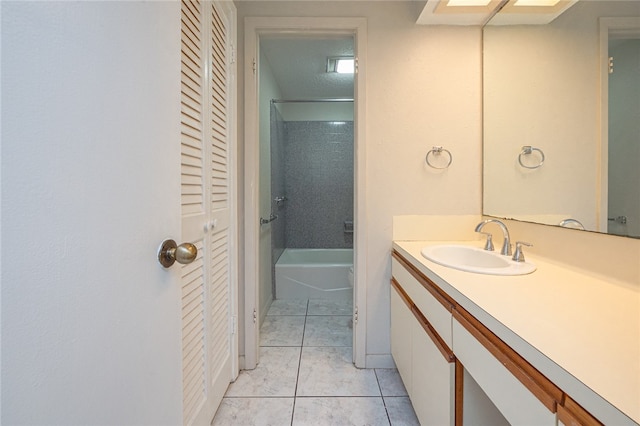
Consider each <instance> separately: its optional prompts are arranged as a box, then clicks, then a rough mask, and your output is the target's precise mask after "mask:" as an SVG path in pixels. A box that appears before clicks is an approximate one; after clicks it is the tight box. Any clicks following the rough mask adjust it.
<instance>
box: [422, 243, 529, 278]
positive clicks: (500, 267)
mask: <svg viewBox="0 0 640 426" xmlns="http://www.w3.org/2000/svg"><path fill="white" fill-rule="evenodd" d="M421 253H422V255H423V256H424V257H425V258H427V259H429V260H430V261H432V262H435V263H438V264H440V265H443V266H447V267H449V268H454V269H459V270H461V271H466V272H474V273H476V274H488V275H525V274H530V273H532V272H533V271H535V270H536V266H535V265H534V264H533V263H530V262H516V261H514V260H511V257H510V256H502V255H501V254H499V253H497V252H494V251H487V250H483V249H481V248H478V247H471V246H463V245H455V244H443V245H433V246H426V247H424V248H423V249H422V251H421Z"/></svg>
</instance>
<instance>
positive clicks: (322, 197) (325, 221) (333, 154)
mask: <svg viewBox="0 0 640 426" xmlns="http://www.w3.org/2000/svg"><path fill="white" fill-rule="evenodd" d="M271 174H272V176H271V194H272V197H273V198H275V197H276V196H286V197H287V201H285V202H284V203H282V204H281V205H277V204H276V203H275V201H273V200H272V211H273V212H274V213H275V214H277V215H278V220H276V221H275V222H273V226H272V241H273V250H274V253H273V254H274V262H275V261H276V260H277V259H278V257H279V256H280V254H281V253H282V250H283V249H284V248H285V247H288V248H352V247H353V233H345V232H344V222H345V221H353V122H352V121H347V122H345V121H287V122H284V121H282V117H281V115H280V113H279V112H278V111H277V108H275V107H272V108H271Z"/></svg>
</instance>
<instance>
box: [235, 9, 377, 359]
mask: <svg viewBox="0 0 640 426" xmlns="http://www.w3.org/2000/svg"><path fill="white" fill-rule="evenodd" d="M364 25H365V21H364V20H363V19H361V18H354V19H346V20H339V22H338V25H337V26H336V20H335V19H325V18H268V19H263V18H247V21H246V23H245V41H246V46H245V61H246V63H248V64H251V63H253V67H251V66H248V67H245V69H246V73H245V117H246V123H245V125H246V128H245V132H246V137H245V179H246V188H248V189H250V190H248V191H247V194H246V198H245V208H246V222H245V229H246V238H245V244H246V253H245V254H246V255H245V271H246V276H245V283H246V284H245V316H244V319H245V327H244V333H245V339H244V341H245V360H244V365H245V367H246V368H248V369H251V368H253V367H254V366H255V365H256V364H257V362H258V361H259V359H258V348H259V328H260V325H261V323H262V321H263V319H264V316H265V315H266V311H267V310H268V308H269V306H270V304H271V302H272V300H273V299H274V298H320V297H325V296H326V297H328V298H333V299H334V300H335V299H338V298H345V299H347V300H348V301H349V303H350V304H351V306H353V310H352V311H353V314H354V315H353V360H354V363H355V364H356V366H359V367H364V366H365V365H364V364H365V362H364V361H365V341H364V337H365V334H366V333H365V327H364V326H365V321H364V317H365V315H364V310H363V309H362V307H364V305H365V300H366V299H365V296H366V294H365V291H364V290H365V288H364V282H365V275H366V268H365V256H364V254H365V253H364V250H360V248H363V246H364V236H365V235H366V234H365V231H364V226H365V221H364V220H363V218H364V168H363V165H364V144H363V143H362V142H361V141H362V139H363V135H364V131H363V130H364V109H363V108H362V105H364V102H363V99H364V92H363V88H364V82H363V77H364V75H363V72H362V71H363V68H364V67H363V63H364V61H363V57H362V55H361V54H360V52H359V48H362V47H363V45H364V39H363V35H364V33H365V32H364ZM265 26H267V27H268V28H265ZM292 26H293V27H294V28H292ZM296 52H298V53H296ZM355 58H358V60H359V72H358V73H353V72H352V73H350V74H349V73H346V74H342V73H338V72H335V68H332V67H335V66H336V60H337V59H352V60H354V59H355ZM354 62H356V61H354ZM352 63H353V62H352ZM289 249H291V250H289ZM327 249H329V250H327ZM283 253H284V254H285V255H284V256H283ZM310 256H311V257H310ZM320 258H323V259H324V261H323V260H321V259H320ZM285 259H288V260H287V261H285ZM292 259H294V260H292ZM278 260H281V264H286V265H285V266H287V267H288V268H285V269H282V268H280V272H278V271H277V269H278V267H277V266H276V263H277V261H278ZM318 262H319V263H320V264H323V263H324V265H323V266H320V269H322V270H323V272H320V273H328V274H329V276H325V277H322V276H319V278H318V279H317V280H318V281H320V282H322V283H323V284H324V283H326V284H327V286H326V287H323V285H321V283H320V282H314V281H313V280H314V278H313V277H316V276H317V274H318V272H317V271H314V272H309V271H310V270H309V269H305V270H301V269H300V268H299V266H303V267H305V268H308V267H309V266H310V265H311V264H315V263H318ZM291 263H296V264H297V265H291ZM326 264H330V265H331V266H332V268H333V269H334V270H333V271H327V270H326V268H325V267H324V266H325V265H326ZM292 266H293V269H291V267H292ZM283 274H284V275H286V276H287V277H288V278H289V279H288V282H286V283H284V284H283V280H282V279H280V280H278V279H277V277H276V275H283ZM296 274H297V275H296ZM331 274H334V275H331ZM302 277H305V279H304V280H303V279H301V278H302ZM309 277H311V278H310V279H311V280H312V281H310V282H307V278H309ZM280 278H282V277H280ZM351 283H353V284H351ZM359 284H360V285H359ZM293 287H297V289H296V288H293ZM292 291H293V292H295V291H298V292H301V293H291V292H292Z"/></svg>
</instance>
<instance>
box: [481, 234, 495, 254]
mask: <svg viewBox="0 0 640 426" xmlns="http://www.w3.org/2000/svg"><path fill="white" fill-rule="evenodd" d="M478 233H479V234H482V235H486V236H487V242H486V243H485V244H484V249H485V250H487V251H493V235H491V234H490V233H489V232H481V231H478Z"/></svg>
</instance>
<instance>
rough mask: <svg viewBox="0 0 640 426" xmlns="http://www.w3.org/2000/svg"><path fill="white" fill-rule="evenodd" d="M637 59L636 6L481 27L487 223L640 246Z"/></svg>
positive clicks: (586, 7)
mask: <svg viewBox="0 0 640 426" xmlns="http://www.w3.org/2000/svg"><path fill="white" fill-rule="evenodd" d="M604 17H607V18H612V17H617V18H624V19H622V20H624V21H625V22H626V24H625V25H626V27H625V26H622V27H620V25H618V27H616V25H613V26H612V27H611V28H610V29H607V28H608V27H607V25H608V24H607V22H608V21H609V20H608V19H601V18H604ZM631 17H636V19H630V18H631ZM619 21H620V19H619V20H618V21H616V22H617V23H619ZM634 26H637V27H638V28H635V29H634V28H633V27H634ZM601 27H603V28H605V33H604V34H605V35H604V38H603V36H602V35H601V31H600V28H601ZM619 27H620V28H619ZM607 38H608V43H605V44H604V45H603V46H602V47H601V40H606V39H607ZM607 44H608V45H607ZM639 52H640V2H639V1H628V0H625V1H609V0H603V1H600V0H580V1H578V2H577V3H575V4H574V5H573V6H572V7H570V8H569V9H568V10H567V11H565V12H564V13H563V14H562V15H560V16H559V17H557V18H556V19H555V20H553V21H552V22H550V23H548V24H545V25H492V22H491V21H490V22H489V23H488V24H487V25H485V27H484V28H483V115H484V118H483V122H484V130H483V144H484V156H483V165H484V172H483V173H484V175H483V213H484V214H485V215H489V216H495V217H499V218H508V219H517V220H523V221H529V222H535V223H542V224H548V225H558V226H560V225H561V224H562V226H567V227H573V228H578V229H581V228H584V229H586V230H590V231H597V232H607V233H613V234H617V235H624V236H629V237H636V238H639V237H640V53H639ZM609 56H611V57H613V59H612V60H611V62H612V63H611V67H609V64H608V62H609V61H608V60H607V58H608V57H609ZM609 68H612V70H611V71H612V73H609V72H608V71H609ZM602 82H604V83H602ZM601 100H603V101H604V102H601Z"/></svg>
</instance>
